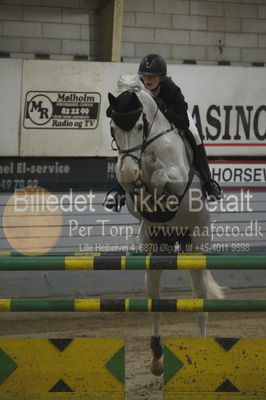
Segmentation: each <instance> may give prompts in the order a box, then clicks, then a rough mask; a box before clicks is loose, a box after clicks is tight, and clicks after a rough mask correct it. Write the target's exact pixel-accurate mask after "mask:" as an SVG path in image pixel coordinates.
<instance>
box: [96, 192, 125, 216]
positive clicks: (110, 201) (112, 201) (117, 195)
mask: <svg viewBox="0 0 266 400" xmlns="http://www.w3.org/2000/svg"><path fill="white" fill-rule="evenodd" d="M125 204H126V195H125V193H122V192H121V191H119V190H116V189H111V190H109V192H107V194H106V196H105V199H104V201H103V203H102V205H103V207H104V208H106V209H107V210H110V211H115V212H120V211H121V208H122V207H123V206H124V205H125Z"/></svg>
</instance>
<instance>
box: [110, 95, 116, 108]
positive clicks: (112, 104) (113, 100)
mask: <svg viewBox="0 0 266 400" xmlns="http://www.w3.org/2000/svg"><path fill="white" fill-rule="evenodd" d="M108 100H109V103H110V105H111V106H113V107H115V106H116V105H117V98H116V97H115V96H114V95H112V93H110V92H109V93H108Z"/></svg>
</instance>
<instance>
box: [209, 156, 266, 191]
mask: <svg viewBox="0 0 266 400" xmlns="http://www.w3.org/2000/svg"><path fill="white" fill-rule="evenodd" d="M210 169H211V173H212V177H213V179H215V180H216V181H218V182H219V183H220V185H221V186H222V187H228V188H234V187H247V186H249V187H252V188H254V189H255V188H261V189H266V161H211V162H210Z"/></svg>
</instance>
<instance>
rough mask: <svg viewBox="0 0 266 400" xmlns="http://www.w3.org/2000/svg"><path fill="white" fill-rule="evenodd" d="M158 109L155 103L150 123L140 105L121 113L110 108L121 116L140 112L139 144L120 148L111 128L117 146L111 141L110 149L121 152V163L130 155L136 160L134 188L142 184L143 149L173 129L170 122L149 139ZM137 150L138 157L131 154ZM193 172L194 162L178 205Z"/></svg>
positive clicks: (114, 113)
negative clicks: (140, 137) (141, 128)
mask: <svg viewBox="0 0 266 400" xmlns="http://www.w3.org/2000/svg"><path fill="white" fill-rule="evenodd" d="M158 111H159V107H158V105H157V109H156V112H155V114H154V117H153V120H152V122H151V123H149V121H148V120H147V117H146V114H145V113H144V112H143V108H142V107H139V108H137V109H136V110H132V111H127V112H123V113H121V112H118V111H115V110H112V115H116V116H119V115H121V116H130V115H131V116H132V115H134V114H137V113H139V114H140V115H141V114H142V122H143V138H142V142H141V143H140V144H139V145H137V146H134V147H131V148H130V149H121V148H120V147H119V145H118V144H117V142H116V139H115V135H114V133H113V132H112V130H111V135H112V138H113V142H115V144H116V146H117V148H114V147H113V142H112V149H113V150H116V151H118V153H119V154H122V157H121V165H122V163H123V159H124V158H125V157H127V156H129V157H132V158H133V159H134V160H135V161H136V162H137V164H138V166H139V170H140V178H139V179H138V181H136V182H135V187H136V188H137V187H142V186H143V181H142V173H141V166H142V165H141V161H142V155H143V153H144V151H145V150H146V149H147V147H148V146H149V145H150V144H151V143H153V142H155V140H157V139H159V138H160V137H161V136H163V135H165V134H166V133H168V132H172V131H174V127H173V126H172V124H171V126H170V128H168V129H165V130H164V131H162V132H160V133H158V134H157V135H155V136H153V137H152V138H150V139H149V134H150V131H151V128H152V126H153V123H154V121H155V119H156V117H157V115H158ZM140 115H139V117H140ZM139 117H138V118H139ZM137 150H140V153H139V157H137V156H135V155H134V154H132V153H133V152H135V151H137ZM195 172H196V169H195V166H194V164H192V165H190V169H189V174H188V175H189V179H188V182H187V185H186V187H185V190H184V192H183V193H182V195H180V196H178V199H179V205H180V204H181V201H182V200H183V198H184V196H185V194H186V192H187V191H188V189H189V187H190V185H191V183H192V180H193V177H194V175H195Z"/></svg>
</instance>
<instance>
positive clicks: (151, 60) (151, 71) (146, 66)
mask: <svg viewBox="0 0 266 400" xmlns="http://www.w3.org/2000/svg"><path fill="white" fill-rule="evenodd" d="M166 73H167V67H166V62H165V61H164V59H163V58H162V57H161V56H159V55H158V54H148V55H147V56H145V57H143V59H142V60H141V62H140V64H139V70H138V74H139V75H144V76H156V75H166Z"/></svg>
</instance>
